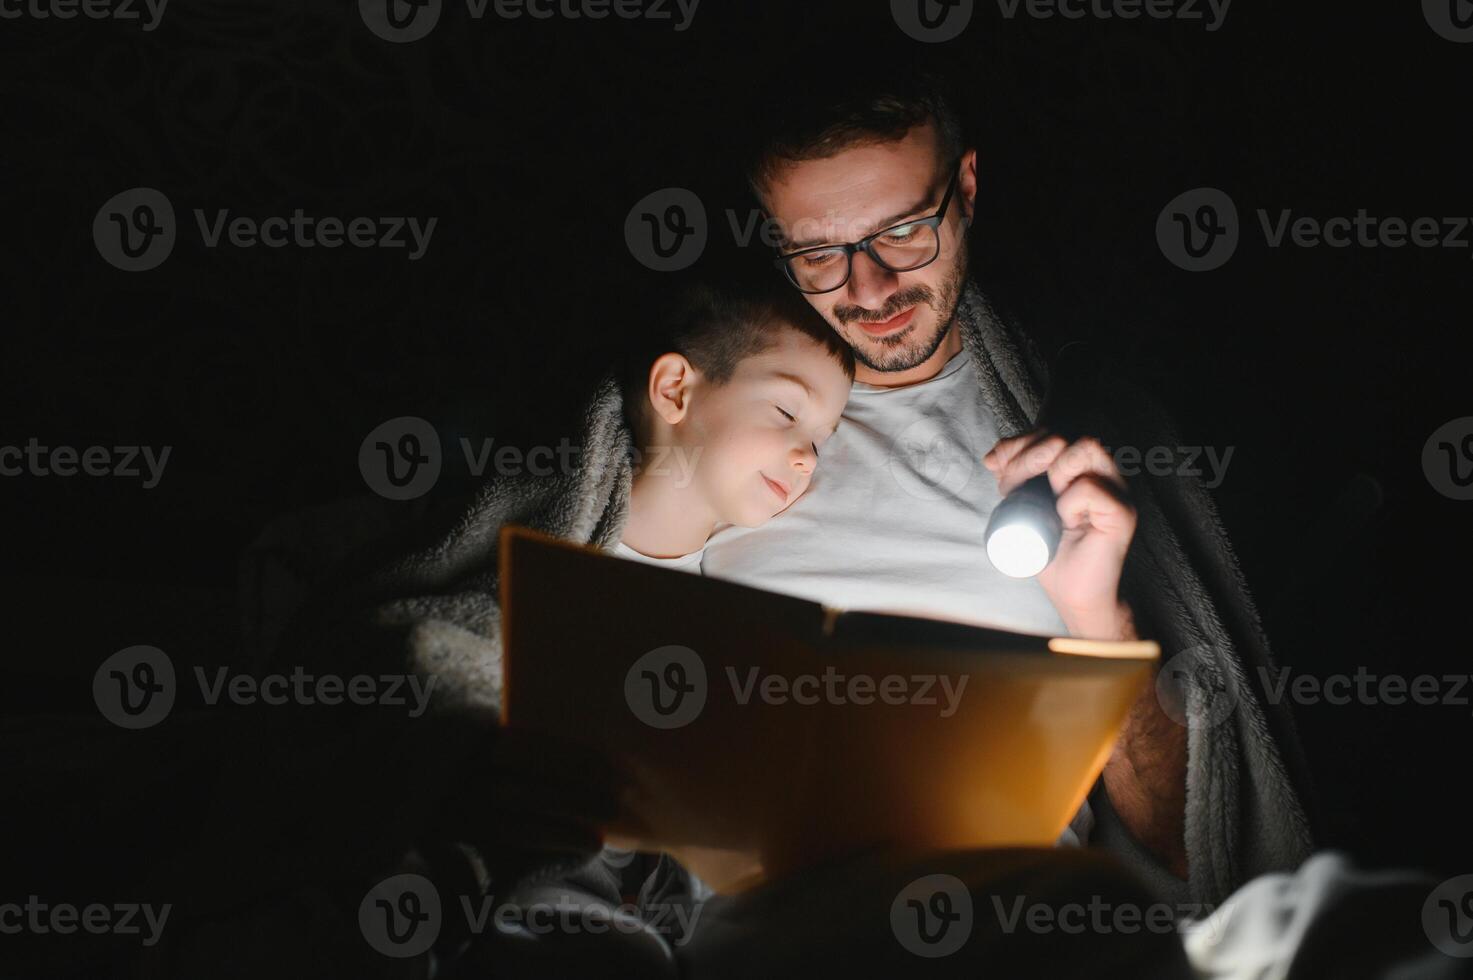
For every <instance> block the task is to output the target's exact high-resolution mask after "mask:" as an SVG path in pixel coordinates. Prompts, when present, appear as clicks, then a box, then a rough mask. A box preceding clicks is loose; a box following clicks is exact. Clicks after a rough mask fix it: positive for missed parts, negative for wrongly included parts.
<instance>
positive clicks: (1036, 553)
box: [987, 522, 1049, 578]
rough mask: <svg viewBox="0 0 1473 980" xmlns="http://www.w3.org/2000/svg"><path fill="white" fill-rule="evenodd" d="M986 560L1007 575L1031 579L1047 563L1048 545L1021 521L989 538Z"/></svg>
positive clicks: (1001, 529) (1041, 536) (1000, 529)
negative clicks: (990, 561)
mask: <svg viewBox="0 0 1473 980" xmlns="http://www.w3.org/2000/svg"><path fill="white" fill-rule="evenodd" d="M987 557H988V558H989V559H991V560H992V565H993V567H994V568H996V569H997V570H998V571H999V572H1002V573H1003V574H1004V575H1011V576H1012V577H1013V578H1031V577H1032V576H1034V575H1037V574H1038V573H1039V572H1041V571H1043V569H1044V566H1046V565H1047V564H1048V560H1049V546H1048V542H1047V541H1045V540H1044V539H1043V535H1041V534H1039V533H1038V531H1037V530H1035V529H1034V528H1032V527H1030V526H1029V525H1027V524H1025V523H1023V522H1018V523H1016V524H1007V525H1004V526H1003V527H1000V528H997V529H996V530H994V531H993V532H992V534H991V535H990V536H989V537H988V538H987Z"/></svg>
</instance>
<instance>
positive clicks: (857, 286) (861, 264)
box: [847, 252, 899, 310]
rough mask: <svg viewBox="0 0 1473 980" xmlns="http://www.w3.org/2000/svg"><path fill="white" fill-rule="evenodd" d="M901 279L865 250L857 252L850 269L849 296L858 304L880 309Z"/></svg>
mask: <svg viewBox="0 0 1473 980" xmlns="http://www.w3.org/2000/svg"><path fill="white" fill-rule="evenodd" d="M898 285H899V280H898V278H897V277H896V275H895V273H893V272H891V271H890V270H889V269H886V268H884V267H883V266H881V265H879V264H878V263H876V262H875V260H874V259H872V258H870V257H869V256H868V255H866V254H865V253H863V252H855V253H854V258H853V265H851V266H850V269H849V282H848V284H847V286H848V289H849V298H850V299H852V300H854V304H855V305H856V306H862V307H864V308H865V309H867V310H878V309H880V307H882V306H884V305H885V301H886V300H888V299H889V298H890V294H891V293H893V292H895V289H896V287H897V286H898Z"/></svg>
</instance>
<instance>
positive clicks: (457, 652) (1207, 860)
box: [317, 286, 1312, 904]
mask: <svg viewBox="0 0 1473 980" xmlns="http://www.w3.org/2000/svg"><path fill="white" fill-rule="evenodd" d="M957 315H958V318H959V320H960V324H961V329H962V335H963V341H964V345H965V348H966V350H967V351H968V352H969V354H970V356H972V357H973V358H974V359H975V360H976V363H977V366H978V369H979V375H980V377H981V378H982V386H981V390H980V391H979V392H978V397H979V398H981V399H983V401H984V402H985V403H986V405H987V407H988V408H989V409H990V410H991V412H992V413H993V415H994V416H995V418H996V420H997V428H998V431H999V433H1000V434H1001V435H1002V436H1003V437H1007V436H1011V435H1016V434H1018V433H1021V432H1024V431H1026V430H1027V429H1028V428H1030V427H1031V425H1032V420H1034V419H1036V418H1037V417H1038V412H1039V407H1040V392H1041V391H1043V390H1044V389H1045V386H1046V380H1047V379H1046V368H1045V366H1044V364H1043V361H1042V359H1041V358H1040V357H1038V356H1037V354H1036V352H1035V350H1034V347H1033V345H1032V344H1031V343H1030V342H1029V341H1028V339H1027V338H1026V337H1025V336H1024V335H1022V334H1021V333H1020V332H1019V331H1018V330H1016V329H1015V328H1014V327H1012V326H1011V325H1009V324H1008V323H1006V322H1005V321H1004V320H1003V319H1002V318H1001V317H999V316H998V315H997V314H996V313H995V311H994V310H993V308H992V306H991V305H990V304H989V303H988V301H987V300H986V298H985V297H984V296H983V295H982V294H981V292H980V291H979V290H977V289H976V288H975V286H971V287H969V288H968V290H967V291H966V292H965V294H964V296H963V299H962V302H961V304H960V306H959V309H958V314H957ZM1107 390H1109V391H1110V392H1111V393H1112V394H1111V396H1110V404H1108V405H1100V406H1099V415H1098V417H1097V418H1095V419H1092V420H1090V423H1089V425H1090V428H1091V430H1092V431H1093V434H1095V435H1097V436H1099V437H1100V438H1101V439H1102V441H1104V443H1105V444H1106V445H1107V446H1112V447H1113V446H1120V445H1127V444H1128V445H1132V446H1138V447H1142V448H1144V447H1148V446H1167V447H1175V446H1177V445H1178V444H1179V442H1178V440H1177V438H1176V436H1175V434H1174V432H1173V431H1172V430H1171V428H1170V426H1169V424H1168V423H1167V416H1166V414H1165V413H1164V412H1163V411H1162V410H1161V409H1160V407H1159V406H1158V405H1157V404H1155V402H1154V400H1153V399H1152V398H1150V397H1149V396H1148V395H1146V394H1145V393H1143V392H1140V391H1139V390H1136V389H1130V388H1127V387H1126V386H1125V385H1123V384H1122V383H1120V382H1118V381H1112V383H1111V384H1110V386H1109V388H1108V389H1107ZM582 428H583V432H582V449H583V451H582V454H581V458H582V465H581V467H580V468H578V469H577V470H576V471H575V472H572V473H561V474H558V475H555V476H552V477H531V476H524V477H520V478H500V479H496V480H493V481H491V482H488V483H487V484H485V485H484V486H482V487H481V488H480V490H479V491H478V492H477V493H476V494H475V496H474V498H473V499H472V500H471V502H470V504H469V505H468V506H467V507H465V508H464V509H463V510H462V511H460V512H458V513H457V514H456V515H455V517H454V518H453V519H452V520H450V521H448V522H445V523H444V524H443V525H442V526H441V527H440V528H439V529H437V530H436V531H435V532H434V533H433V534H431V535H430V536H429V539H428V540H427V541H426V542H425V543H422V544H420V545H419V546H418V547H415V548H412V549H410V550H408V551H406V552H405V553H404V554H403V556H402V557H399V558H397V559H395V560H393V561H390V562H388V563H387V564H386V565H384V566H383V567H382V568H381V569H380V570H379V571H377V572H376V573H373V574H371V575H369V576H367V577H366V578H365V579H364V580H362V581H361V582H360V583H359V584H358V586H357V587H355V588H353V589H351V590H349V591H347V592H345V593H344V594H343V596H341V597H340V598H339V604H338V607H337V608H338V614H337V615H336V616H334V617H332V619H333V620H334V621H336V623H337V629H336V635H337V636H338V637H339V639H340V640H341V639H342V638H344V637H351V638H352V642H351V643H347V644H344V643H341V642H339V643H337V644H333V645H334V646H336V647H337V648H338V649H339V650H340V651H341V654H342V655H343V656H347V657H351V658H352V659H351V664H352V667H353V669H355V670H362V669H364V667H365V666H367V665H368V664H369V662H370V660H371V659H372V658H374V657H378V658H383V659H382V661H381V662H382V664H383V665H384V666H385V667H388V666H390V665H392V666H393V668H394V669H399V670H403V669H405V666H406V664H407V666H408V667H409V668H410V669H413V670H415V671H418V672H421V673H423V674H426V675H430V674H433V675H435V676H437V677H438V681H437V690H436V693H435V698H436V706H437V707H439V708H445V707H447V706H448V707H461V708H468V709H473V710H474V709H486V710H495V709H496V708H497V707H498V706H499V704H500V692H501V664H500V660H501V637H500V630H499V625H500V618H499V610H498V608H497V603H496V596H497V581H496V579H497V535H498V531H499V530H500V528H501V526H502V525H503V524H506V523H509V522H510V523H516V524H521V525H525V526H528V527H532V528H536V529H538V530H541V531H544V532H547V533H549V534H554V535H557V536H559V537H562V538H564V539H567V540H571V541H576V542H580V543H584V544H591V545H593V546H596V547H599V548H604V549H609V548H612V547H613V546H614V544H615V543H617V542H618V540H619V537H620V534H621V531H622V529H623V527H624V523H625V521H626V519H627V516H628V503H629V489H630V482H631V476H632V470H633V457H632V443H631V438H630V434H629V432H628V430H627V428H626V427H625V424H624V421H623V414H622V410H621V400H620V395H619V389H618V386H617V385H616V384H615V382H614V381H613V379H612V378H605V379H604V380H603V381H602V382H601V383H600V384H599V385H598V387H597V389H596V390H595V392H594V394H593V396H592V398H591V399H590V400H589V401H588V403H587V405H586V408H585V411H584V416H583V421H582ZM1128 479H1129V481H1130V484H1131V491H1132V493H1133V496H1134V500H1135V504H1136V507H1137V508H1138V511H1139V522H1138V529H1137V532H1136V538H1135V540H1134V542H1133V543H1132V547H1131V551H1130V554H1129V556H1128V558H1127V562H1126V568H1125V573H1124V576H1123V580H1122V590H1123V592H1124V594H1125V597H1126V598H1127V599H1128V601H1129V602H1130V603H1131V605H1132V607H1133V609H1134V611H1135V614H1136V619H1137V625H1138V627H1139V629H1140V631H1141V634H1142V635H1143V636H1146V637H1149V638H1151V639H1155V640H1157V641H1158V642H1159V643H1160V644H1161V647H1162V651H1163V661H1164V663H1166V664H1167V665H1171V666H1172V674H1173V676H1174V677H1178V678H1182V679H1184V681H1185V683H1183V684H1181V685H1180V693H1181V694H1182V696H1183V698H1184V713H1185V718H1186V720H1187V723H1188V771H1187V801H1186V848H1187V856H1188V861H1189V868H1190V878H1189V881H1188V882H1187V883H1186V885H1185V887H1182V886H1181V885H1180V884H1179V883H1178V884H1177V885H1176V886H1175V887H1174V888H1172V887H1171V885H1170V882H1171V881H1173V880H1174V879H1170V878H1169V876H1167V875H1165V874H1164V872H1163V871H1162V869H1160V868H1159V866H1154V862H1153V861H1152V860H1151V859H1150V858H1149V857H1148V856H1147V855H1146V854H1145V852H1144V851H1143V850H1141V849H1140V848H1138V847H1135V846H1133V842H1132V841H1131V840H1130V839H1129V837H1128V835H1125V834H1123V833H1121V830H1120V827H1119V825H1118V820H1117V821H1116V822H1114V823H1112V822H1111V820H1112V815H1111V813H1110V808H1109V807H1108V805H1104V806H1098V805H1097V810H1099V811H1102V813H1101V816H1102V818H1103V824H1102V826H1101V828H1100V829H1099V831H1098V832H1097V834H1096V841H1097V842H1101V843H1104V844H1105V845H1106V846H1110V847H1111V849H1112V850H1116V851H1117V852H1118V853H1121V855H1122V857H1123V858H1125V859H1126V860H1127V863H1129V864H1132V865H1133V866H1135V867H1137V868H1138V869H1139V870H1140V871H1141V872H1142V873H1143V874H1145V876H1146V877H1147V878H1148V879H1152V880H1154V881H1155V882H1157V883H1158V884H1159V883H1160V882H1163V881H1165V882H1167V883H1168V884H1167V886H1165V889H1170V890H1171V891H1173V896H1172V897H1174V898H1176V899H1179V900H1183V901H1190V902H1193V903H1213V904H1215V903H1218V902H1220V901H1221V900H1223V899H1224V898H1225V897H1226V896H1227V895H1228V894H1229V893H1230V892H1231V891H1233V890H1234V889H1235V888H1236V887H1238V886H1239V885H1241V884H1242V883H1243V882H1245V881H1246V880H1248V879H1249V878H1251V877H1254V876H1256V875H1259V874H1262V873H1265V872H1269V871H1280V870H1289V869H1293V868H1296V867H1297V866H1298V865H1299V864H1300V862H1301V861H1302V860H1304V858H1306V857H1307V856H1308V854H1309V852H1310V850H1311V848H1312V839H1311V833H1310V829H1309V822H1308V820H1307V818H1306V812H1305V808H1304V806H1303V804H1302V797H1303V795H1304V793H1305V792H1306V788H1305V785H1304V774H1303V767H1302V762H1301V761H1300V755H1299V749H1298V745H1297V740H1296V738H1295V736H1294V733H1293V728H1292V724H1291V723H1290V720H1289V718H1288V716H1287V713H1286V711H1285V710H1284V709H1283V708H1282V707H1281V706H1278V705H1274V704H1272V703H1270V702H1269V701H1268V700H1266V699H1265V698H1264V697H1263V694H1262V692H1261V690H1259V689H1257V688H1256V687H1255V685H1254V683H1253V679H1254V678H1255V677H1257V676H1261V675H1260V674H1259V672H1258V668H1260V667H1268V666H1271V664H1272V661H1271V656H1270V653H1269V649H1268V641H1267V639H1266V638H1265V636H1264V634H1263V631H1262V628H1261V626H1260V623H1259V619H1258V615H1257V611H1256V609H1255V607H1254V604H1253V601H1252V599H1251V597H1250V596H1249V593H1248V590H1247V588H1246V586H1245V584H1244V582H1243V578H1242V575H1241V572H1240V571H1239V568H1238V565H1237V561H1236V559H1235V557H1234V555H1233V553H1232V550H1231V548H1230V546H1229V544H1228V542H1227V539H1226V537H1225V535H1224V533H1223V529H1222V526H1221V523H1220V522H1219V519H1218V517H1217V512H1216V508H1215V507H1214V506H1213V503H1212V501H1211V499H1210V498H1209V497H1208V496H1207V494H1206V492H1205V490H1204V489H1203V488H1202V486H1201V485H1200V483H1199V482H1198V481H1197V480H1196V479H1194V478H1188V477H1181V476H1172V477H1167V478H1150V477H1128ZM364 608H369V609H371V610H372V612H371V613H370V614H368V617H367V619H366V620H365V619H364V618H363V616H362V615H361V614H360V613H359V612H357V610H361V609H364ZM317 635H318V637H319V638H320V637H321V636H322V634H321V633H318V634H317ZM324 649H325V648H324ZM317 652H318V653H319V654H322V653H323V652H324V651H323V650H322V649H319V650H318V651H317ZM1178 655H1180V656H1178ZM1173 658H1176V659H1173ZM1183 667H1186V668H1189V669H1187V670H1183V669H1181V668H1183ZM1100 795H1101V794H1100V793H1099V792H1098V791H1097V793H1096V799H1098V798H1099V796H1100ZM1165 889H1161V890H1165Z"/></svg>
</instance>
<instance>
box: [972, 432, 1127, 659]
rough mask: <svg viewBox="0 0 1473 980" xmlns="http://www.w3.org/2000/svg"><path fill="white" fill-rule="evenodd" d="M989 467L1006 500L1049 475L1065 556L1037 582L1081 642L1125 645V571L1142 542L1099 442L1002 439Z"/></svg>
mask: <svg viewBox="0 0 1473 980" xmlns="http://www.w3.org/2000/svg"><path fill="white" fill-rule="evenodd" d="M982 462H983V463H984V464H985V465H986V466H987V468H988V469H989V470H991V471H992V473H993V475H995V476H996V477H997V482H998V488H999V489H1000V490H1001V492H1002V494H1003V496H1007V494H1009V493H1010V492H1012V490H1013V489H1014V488H1016V487H1017V486H1018V485H1019V484H1022V483H1024V482H1026V481H1027V480H1029V479H1031V478H1032V477H1035V476H1037V475H1038V474H1040V473H1047V474H1048V478H1049V483H1050V485H1052V487H1053V489H1054V495H1055V496H1056V497H1057V498H1058V507H1059V518H1060V519H1061V520H1062V521H1063V522H1064V533H1063V537H1062V538H1061V539H1060V541H1059V550H1058V554H1056V555H1055V556H1054V560H1053V561H1051V562H1049V565H1048V567H1047V568H1045V569H1044V570H1043V571H1042V572H1040V573H1039V575H1038V583H1039V584H1040V585H1042V586H1043V590H1044V592H1045V593H1047V595H1048V597H1049V600H1050V601H1051V602H1053V604H1054V608H1055V609H1057V610H1058V611H1059V615H1060V616H1061V617H1062V618H1063V620H1064V625H1065V626H1067V627H1068V628H1069V632H1070V633H1071V634H1073V635H1074V636H1079V637H1085V638H1088V639H1097V640H1116V639H1121V638H1122V637H1121V636H1120V635H1119V631H1120V628H1121V624H1122V622H1123V621H1124V619H1125V618H1126V617H1123V615H1122V611H1121V604H1120V598H1119V593H1120V571H1121V569H1122V568H1123V567H1124V565H1125V553H1126V551H1127V550H1128V549H1129V548H1130V539H1131V537H1132V536H1133V535H1134V534H1135V521H1136V514H1135V507H1134V506H1133V505H1132V504H1131V503H1130V499H1129V494H1128V492H1127V491H1126V487H1125V479H1124V478H1123V477H1122V476H1121V475H1120V471H1119V470H1118V469H1117V468H1116V467H1115V462H1114V460H1112V459H1111V458H1110V454H1109V453H1107V452H1105V447H1104V446H1102V445H1100V443H1099V440H1097V439H1090V438H1086V439H1080V440H1078V441H1077V442H1074V443H1072V444H1071V443H1068V442H1066V441H1065V439H1064V438H1063V437H1062V436H1058V435H1053V434H1051V433H1049V432H1047V431H1045V430H1042V429H1035V430H1034V431H1032V432H1027V433H1024V434H1023V435H1020V436H1015V437H1013V438H1011V439H1003V440H1002V441H1001V442H999V443H998V444H997V445H996V446H994V447H992V450H991V451H990V452H988V454H987V455H986V456H984V457H983V458H982Z"/></svg>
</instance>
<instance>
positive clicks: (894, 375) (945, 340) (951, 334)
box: [854, 316, 962, 388]
mask: <svg viewBox="0 0 1473 980" xmlns="http://www.w3.org/2000/svg"><path fill="white" fill-rule="evenodd" d="M961 349H962V331H961V327H960V326H959V325H958V324H957V319H956V317H954V316H953V317H952V318H951V326H950V327H948V328H947V329H946V336H945V337H942V338H941V346H939V347H937V348H936V349H935V350H934V351H933V352H932V353H931V356H930V357H928V358H926V359H925V360H924V361H922V362H921V363H919V364H917V365H916V366H915V367H910V368H906V369H905V370H904V371H876V370H875V369H874V368H872V367H869V366H868V365H865V364H856V365H855V366H854V380H855V381H858V382H860V383H862V384H867V385H873V386H874V387H876V388H904V387H907V386H909V385H915V384H920V383H921V382H922V381H930V380H931V379H932V378H934V377H936V375H937V374H939V373H941V368H942V367H944V366H945V365H946V362H947V361H949V360H951V359H952V358H953V357H955V356H956V354H957V352H958V351H960V350H961Z"/></svg>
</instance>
